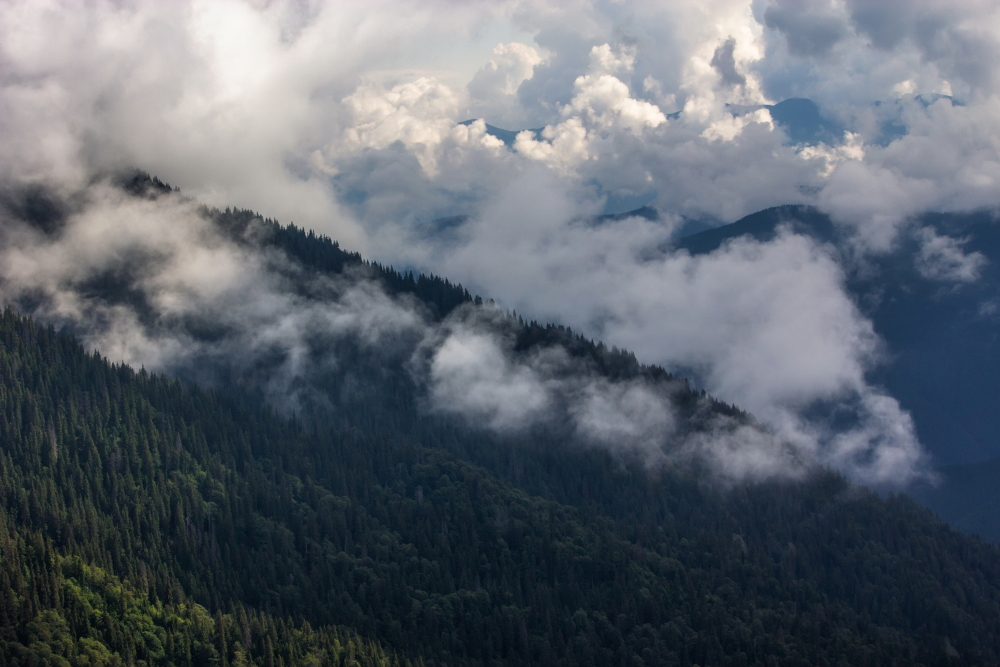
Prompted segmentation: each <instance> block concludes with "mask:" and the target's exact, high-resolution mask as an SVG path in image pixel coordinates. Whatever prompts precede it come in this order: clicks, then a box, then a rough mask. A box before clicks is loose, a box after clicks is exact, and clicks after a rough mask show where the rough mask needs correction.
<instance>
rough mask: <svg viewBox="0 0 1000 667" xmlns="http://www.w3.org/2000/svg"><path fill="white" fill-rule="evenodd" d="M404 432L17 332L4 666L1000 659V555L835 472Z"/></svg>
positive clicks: (3, 349) (34, 328)
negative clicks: (732, 472)
mask: <svg viewBox="0 0 1000 667" xmlns="http://www.w3.org/2000/svg"><path fill="white" fill-rule="evenodd" d="M376 416H377V415H376ZM386 417H387V418H386V419H382V420H378V419H375V418H373V420H372V423H371V425H370V426H369V427H368V428H366V429H361V428H358V427H356V426H351V427H349V428H335V427H318V426H315V425H306V424H304V423H303V422H302V421H300V420H296V419H288V418H283V417H280V416H278V415H276V414H274V413H273V412H272V411H271V410H270V409H268V408H267V407H266V406H265V405H264V404H263V402H262V401H261V400H260V399H259V397H256V396H254V395H253V393H252V392H246V391H240V390H237V389H232V390H225V391H207V390H202V389H199V388H197V387H187V388H185V387H184V386H182V385H181V384H180V383H179V382H178V381H176V380H174V379H171V378H167V377H163V376H159V375H154V374H148V373H146V372H145V371H143V370H140V371H138V372H136V371H134V370H132V369H130V368H128V367H126V366H122V365H115V364H110V363H108V362H107V361H106V360H105V359H102V358H101V357H100V356H99V355H97V354H88V353H86V352H85V351H84V350H83V349H82V348H81V347H80V346H79V344H78V343H76V342H75V341H74V340H73V339H72V338H71V337H69V336H67V335H64V334H60V333H57V332H55V331H54V330H52V329H50V328H46V327H41V326H38V325H36V324H35V323H34V322H33V321H32V320H30V319H28V318H24V317H21V316H18V315H16V314H15V313H13V312H11V311H9V310H8V311H6V312H5V313H4V314H3V317H2V318H0V444H2V447H0V506H2V508H3V513H2V515H0V519H2V522H3V525H2V528H3V531H2V532H3V535H0V539H2V540H3V543H2V544H0V614H3V616H2V617H0V620H2V621H4V622H3V625H4V628H5V629H4V631H3V633H4V634H3V645H2V648H0V655H2V656H3V657H4V659H5V660H6V661H7V662H9V663H10V664H47V663H46V662H45V661H48V663H51V664H66V663H65V662H60V659H62V660H66V661H69V664H81V665H82V664H101V663H100V660H105V662H106V663H107V664H114V661H115V660H119V661H122V664H128V663H129V661H132V662H134V663H137V664H138V663H140V662H141V663H145V664H161V665H168V664H174V665H181V664H230V663H231V664H237V663H238V662H241V661H242V662H245V663H248V664H257V665H265V664H280V663H283V664H308V663H309V661H310V660H313V659H315V660H316V661H319V663H320V664H323V662H324V661H326V663H327V664H338V661H339V660H341V659H342V658H343V659H344V660H347V659H348V658H347V657H344V656H350V655H353V656H354V657H352V658H350V659H354V660H357V661H359V662H360V663H361V664H368V663H365V662H364V661H365V660H368V661H369V662H370V663H371V664H389V663H392V662H393V661H395V662H397V663H398V662H402V661H405V660H410V661H414V662H423V663H424V664H439V665H444V664H447V665H493V664H509V665H531V664H545V665H639V664H642V665H694V664H698V665H770V664H780V665H806V664H811V665H824V664H830V665H836V664H842V663H846V664H852V665H890V664H896V661H898V660H900V659H902V660H903V661H905V662H908V663H910V664H918V663H922V664H928V665H929V664H992V663H995V662H997V660H998V656H1000V639H998V636H997V633H996V628H997V620H998V619H1000V555H998V553H997V550H996V548H995V547H993V546H991V545H987V544H983V543H981V542H980V541H978V540H976V539H973V538H968V537H965V536H962V535H960V534H958V533H956V532H955V531H952V530H950V529H949V528H948V527H947V526H946V525H944V524H943V523H941V522H939V521H937V520H936V519H935V518H934V517H933V516H932V515H931V514H930V513H929V512H928V511H926V510H924V509H922V508H921V507H919V506H918V505H916V504H915V503H913V502H911V501H909V500H908V499H907V498H905V497H901V496H899V497H897V496H892V497H889V498H887V499H880V498H879V497H878V496H876V495H874V494H871V493H870V492H867V491H865V490H863V489H859V488H856V487H852V486H851V485H849V484H848V483H847V482H846V481H844V480H843V479H842V478H840V477H839V476H837V475H834V474H824V475H819V476H817V477H816V478H814V479H811V480H809V481H806V482H801V483H788V484H767V485H750V486H741V487H738V488H734V489H730V490H721V489H718V488H716V487H711V486H707V485H706V484H704V483H703V482H702V481H699V479H698V478H697V477H696V476H693V475H692V474H691V473H690V472H685V471H680V470H671V469H662V470H655V471H649V470H647V469H645V468H644V467H643V466H642V465H641V463H640V462H629V461H627V460H620V459H616V458H614V457H611V456H610V455H609V454H607V453H606V452H600V451H596V450H586V449H579V448H571V447H565V446H560V445H559V443H556V442H546V441H545V440H544V439H539V440H538V441H534V440H531V439H528V438H525V439H524V440H523V441H521V442H517V443H509V442H506V443H505V442H500V441H498V440H497V439H496V438H493V437H492V436H489V435H487V434H484V433H481V432H476V431H472V430H469V429H466V428H463V427H461V426H459V425H456V424H451V423H448V422H447V420H443V419H430V418H428V419H426V420H425V421H426V422H427V423H426V424H424V425H423V426H421V427H420V429H410V430H409V431H406V430H403V431H400V430H395V429H394V428H393V427H392V424H393V423H395V422H394V421H393V420H392V419H391V418H389V417H391V415H386ZM407 419H409V418H407ZM397 421H401V422H406V419H402V420H397ZM380 424H382V425H383V426H380ZM385 425H388V426H389V427H388V428H387V427H385ZM432 437H433V438H436V439H431V438H432ZM462 452H464V454H462ZM475 461H479V462H480V463H479V464H477V463H475ZM312 628H319V629H317V630H313V629H312ZM362 638H366V639H362ZM189 656H190V658H189ZM189 660H190V663H189V662H188V661H189ZM33 661H35V662H33ZM269 661H270V662H269ZM279 661H280V663H279ZM379 661H382V662H379Z"/></svg>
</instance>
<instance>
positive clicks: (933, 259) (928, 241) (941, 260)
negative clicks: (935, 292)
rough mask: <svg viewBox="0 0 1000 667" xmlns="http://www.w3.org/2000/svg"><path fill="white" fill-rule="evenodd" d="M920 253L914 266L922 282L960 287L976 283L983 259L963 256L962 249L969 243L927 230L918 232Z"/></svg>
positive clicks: (984, 263) (972, 255)
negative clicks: (944, 283)
mask: <svg viewBox="0 0 1000 667" xmlns="http://www.w3.org/2000/svg"><path fill="white" fill-rule="evenodd" d="M917 237H918V238H919V239H920V251H919V253H918V254H917V258H916V266H917V271H919V272H920V275H922V276H923V277H924V278H927V279H929V280H943V281H950V282H959V283H971V282H975V281H976V280H978V279H979V275H980V273H981V271H982V269H983V267H984V266H985V265H986V264H987V260H986V257H985V256H983V254H982V253H980V252H971V253H968V254H966V253H965V251H963V250H962V246H963V245H964V244H965V243H966V242H967V241H968V239H956V238H952V237H950V236H938V234H937V232H935V231H934V230H933V229H932V228H930V227H924V228H923V229H921V230H919V232H918V233H917Z"/></svg>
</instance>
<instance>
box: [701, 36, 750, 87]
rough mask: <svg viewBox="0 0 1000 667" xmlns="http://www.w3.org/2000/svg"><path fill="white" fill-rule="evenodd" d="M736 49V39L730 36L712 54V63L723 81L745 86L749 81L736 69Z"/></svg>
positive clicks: (731, 84) (728, 84)
mask: <svg viewBox="0 0 1000 667" xmlns="http://www.w3.org/2000/svg"><path fill="white" fill-rule="evenodd" d="M735 50H736V39H734V38H733V37H730V38H729V39H727V40H726V41H724V42H723V43H722V44H719V47H718V48H717V49H715V53H713V54H712V62H711V63H710V64H711V65H712V67H714V68H715V71H716V72H718V73H719V78H721V79H722V83H724V84H725V85H727V86H745V85H746V83H747V78H746V77H745V76H743V75H742V74H740V73H739V71H737V69H736V58H734V57H733V51H735Z"/></svg>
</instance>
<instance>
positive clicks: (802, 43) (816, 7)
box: [764, 0, 848, 56]
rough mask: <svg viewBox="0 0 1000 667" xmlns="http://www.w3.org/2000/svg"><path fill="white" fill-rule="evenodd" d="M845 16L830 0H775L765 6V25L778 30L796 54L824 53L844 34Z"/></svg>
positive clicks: (813, 54) (812, 54)
mask: <svg viewBox="0 0 1000 667" xmlns="http://www.w3.org/2000/svg"><path fill="white" fill-rule="evenodd" d="M845 19H846V17H844V16H843V14H842V13H841V12H839V11H837V8H836V5H835V4H834V3H832V2H829V1H828V0H827V1H820V2H811V1H810V0H778V1H776V2H773V3H771V4H769V5H768V6H767V8H766V9H765V10H764V22H765V24H766V25H767V27H768V28H772V29H774V30H777V31H779V32H780V33H781V34H782V35H783V36H784V37H785V39H786V40H787V43H788V50H789V51H791V52H792V53H793V54H795V55H798V56H824V55H826V54H828V53H829V52H830V50H831V49H832V48H833V47H834V45H835V44H836V43H837V42H839V41H840V40H841V39H843V38H844V37H846V36H847V33H848V28H847V21H846V20H845Z"/></svg>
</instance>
